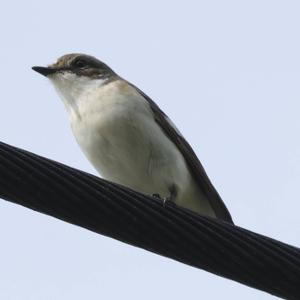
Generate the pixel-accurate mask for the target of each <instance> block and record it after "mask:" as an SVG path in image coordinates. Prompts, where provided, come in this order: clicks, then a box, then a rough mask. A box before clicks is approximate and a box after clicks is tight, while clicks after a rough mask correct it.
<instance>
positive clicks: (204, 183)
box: [129, 83, 233, 224]
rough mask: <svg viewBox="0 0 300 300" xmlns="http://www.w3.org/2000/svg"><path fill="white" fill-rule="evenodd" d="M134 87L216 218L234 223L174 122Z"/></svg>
mask: <svg viewBox="0 0 300 300" xmlns="http://www.w3.org/2000/svg"><path fill="white" fill-rule="evenodd" d="M129 84H130V85H131V86H132V87H134V88H135V89H136V90H137V91H138V92H139V93H140V94H141V95H142V96H143V97H144V98H145V100H147V102H148V103H149V104H150V107H151V109H152V111H153V113H154V118H155V121H156V122H157V123H158V124H159V126H160V127H161V128H162V130H163V131H164V132H165V134H166V135H167V136H168V137H169V138H170V140H172V142H173V143H174V144H175V145H176V146H177V148H178V149H179V151H180V152H181V154H182V155H183V157H184V158H185V160H186V162H187V164H188V166H189V168H190V170H191V172H192V174H193V176H194V178H195V180H196V182H197V183H198V186H199V187H200V189H201V191H202V192H203V194H204V195H205V196H206V197H207V199H208V201H209V202H210V205H211V207H212V208H213V210H214V212H215V214H216V217H217V218H219V219H221V220H224V221H226V222H229V223H232V224H233V221H232V218H231V215H230V213H229V211H228V209H227V207H226V206H225V204H224V202H223V200H222V199H221V197H220V195H219V194H218V192H217V191H216V189H215V188H214V186H213V185H212V183H211V182H210V180H209V178H208V176H207V174H206V172H205V170H204V168H203V166H202V164H201V163H200V161H199V159H198V158H197V156H196V154H195V152H194V151H193V149H192V147H191V146H190V145H189V143H188V142H187V141H186V140H185V138H184V137H183V136H182V135H181V133H180V132H179V130H178V129H177V128H176V127H175V125H174V124H173V122H172V121H171V120H170V119H169V118H168V116H167V115H165V113H164V112H163V111H162V110H161V109H160V108H159V107H158V105H157V104H156V103H155V102H154V101H153V100H152V99H151V98H150V97H148V96H147V95H146V94H145V93H144V92H143V91H141V90H140V89H139V88H137V87H136V86H134V85H133V84H131V83H129Z"/></svg>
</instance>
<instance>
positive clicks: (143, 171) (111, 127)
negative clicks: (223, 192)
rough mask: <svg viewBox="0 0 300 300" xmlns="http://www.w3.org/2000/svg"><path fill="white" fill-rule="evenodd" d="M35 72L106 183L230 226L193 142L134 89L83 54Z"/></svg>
mask: <svg viewBox="0 0 300 300" xmlns="http://www.w3.org/2000/svg"><path fill="white" fill-rule="evenodd" d="M32 69H33V70H34V71H36V72H38V73H40V74H42V75H44V76H46V77H47V78H48V79H49V80H50V81H51V83H52V84H53V86H54V88H55V90H56V91H57V93H58V95H59V96H60V98H61V100H62V102H63V103H64V106H65V108H66V111H67V114H68V116H69V121H70V125H71V129H72V132H73V134H74V136H75V139H76V141H77V143H78V144H79V146H80V148H81V149H82V151H83V153H84V154H85V155H86V157H87V158H88V160H89V161H90V162H91V164H92V165H93V166H94V167H95V169H96V170H97V171H98V172H99V173H100V175H101V176H102V177H103V178H105V179H107V180H110V181H112V182H115V183H118V184H121V185H123V186H126V187H129V188H131V189H133V190H136V191H138V192H141V193H143V194H147V195H154V196H156V197H159V198H161V199H164V201H168V202H169V201H170V202H171V203H174V204H175V205H177V206H181V207H184V208H186V209H188V210H190V211H192V212H194V213H197V214H201V215H205V216H208V217H212V218H215V219H220V220H222V221H224V222H227V223H231V224H233V220H232V217H231V215H230V213H229V211H228V209H227V207H226V206H225V204H224V202H223V201H222V199H221V197H220V195H219V194H218V192H217V190H216V189H215V188H214V186H213V184H212V183H211V181H210V179H209V178H208V176H207V174H206V172H205V170H204V168H203V166H202V164H201V162H200V161H199V159H198V158H197V156H196V154H195V152H194V151H193V149H192V147H191V146H190V144H189V143H188V142H187V141H186V139H185V138H184V137H183V135H182V134H181V133H180V131H179V130H178V129H177V127H176V126H175V125H174V123H173V122H172V121H171V120H170V118H169V117H168V116H167V115H166V114H165V113H164V112H163V111H162V110H161V109H160V108H159V106H158V105H157V104H156V103H155V102H154V101H153V100H152V99H151V98H150V97H149V96H147V95H146V94H145V93H144V92H143V91H141V90H140V89H139V88H138V87H136V86H135V85H133V84H132V83H130V82H129V81H127V80H125V79H123V78H122V77H121V76H119V75H118V74H117V73H116V72H114V71H113V70H112V69H111V68H110V67H109V66H108V65H107V64H105V63H104V62H102V61H100V60H98V59H97V58H95V57H93V56H90V55H86V54H81V53H72V54H66V55H63V56H61V57H60V58H58V60H57V61H56V62H55V63H53V64H51V65H48V66H46V67H44V66H34V67H32ZM164 203H165V202H164Z"/></svg>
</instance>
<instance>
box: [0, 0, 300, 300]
mask: <svg viewBox="0 0 300 300" xmlns="http://www.w3.org/2000/svg"><path fill="white" fill-rule="evenodd" d="M299 9H300V4H299V1H275V0H269V1H266V0H259V1H255V0H251V1H229V0H228V1H222V0H220V1H196V0H195V1H151V2H150V1H148V3H146V1H77V2H76V3H75V1H58V0H53V1H48V2H43V1H29V0H27V1H2V2H1V4H0V35H1V50H0V53H1V72H0V80H1V100H0V101H1V111H0V139H1V140H2V141H4V142H6V143H9V144H12V145H15V146H18V147H21V148H24V149H27V150H29V151H32V152H34V153H37V154H40V155H43V156H45V157H49V158H51V159H54V160H58V161H60V162H63V163H65V164H68V165H70V166H72V167H76V168H79V169H82V170H85V171H87V172H91V173H93V174H96V171H95V170H94V169H93V167H92V166H91V165H90V164H89V163H88V161H87V160H86V158H85V157H84V155H83V154H82V153H81V151H80V149H79V147H78V146H77V144H76V143H75V140H74V138H73V136H72V134H71V130H70V128H69V124H68V119H67V115H66V113H65V111H64V106H63V104H62V103H61V101H60V99H59V98H58V96H57V95H56V93H55V91H54V89H53V88H52V86H51V85H50V83H49V82H48V81H47V80H46V79H45V78H43V77H42V76H40V75H38V74H37V73H35V72H33V71H32V70H31V66H33V65H46V64H49V63H52V62H54V61H55V60H56V58H57V57H59V56H61V55H63V54H65V53H69V52H83V53H88V54H92V55H94V56H97V57H98V58H100V59H102V60H104V61H105V62H106V63H108V64H109V65H110V66H111V67H112V68H113V69H114V70H115V71H116V72H117V73H119V74H120V75H121V76H123V77H125V78H126V79H128V80H130V81H131V82H133V83H134V84H136V85H138V86H139V87H140V88H141V89H142V90H143V91H144V92H146V93H147V94H149V96H151V97H152V98H153V99H154V100H155V101H156V102H157V103H158V104H159V105H160V106H161V108H162V109H163V110H164V111H165V112H166V113H167V114H168V115H169V117H171V119H172V120H173V121H174V123H176V125H177V127H178V128H179V129H180V130H181V132H182V133H183V134H184V135H185V137H186V138H187V140H188V141H189V142H190V143H191V145H192V146H193V148H194V150H195V152H196V153H197V155H198V157H199V158H200V160H201V161H202V163H203V164H204V166H205V168H206V170H207V173H208V174H209V177H210V178H211V180H212V181H213V183H214V185H215V186H216V188H217V190H218V191H219V193H220V194H221V195H222V197H223V199H224V201H225V203H226V204H227V206H228V208H229V210H230V211H231V214H232V216H233V218H234V221H235V223H236V224H238V225H240V226H243V227H245V228H247V229H250V230H253V231H255V232H259V233H262V234H265V235H268V236H270V237H273V238H276V239H279V240H281V241H284V242H287V243H290V244H293V245H295V246H300V226H299V225H300V220H299V209H300V203H299V199H300V185H299V183H300V136H299V133H300V117H299V115H300V113H299V110H300V89H299V82H300V71H299V70H300V56H299V53H300V43H299V28H300V18H299ZM154 192H155V191H154ZM0 237H1V247H0V299H6V300H19V299H20V300H21V299H22V300H23V299H26V300H27V299H30V300H50V299H51V300H52V299H63V300H66V299H72V300H78V299H89V300H93V299H120V298H121V299H131V300H134V299H143V300H148V299H151V300H152V299H173V300H177V299H180V300H181V299H243V300H246V299H263V300H266V299H274V297H273V296H270V295H268V294H266V293H263V292H260V291H256V290H254V289H250V288H248V287H245V286H243V285H240V284H238V283H235V282H233V281H229V280H226V279H223V278H220V277H217V276H215V275H212V274H210V273H207V272H204V271H201V270H198V269H194V268H191V267H189V266H185V265H183V264H180V263H178V262H175V261H172V260H170V259H167V258H164V257H160V256H158V255H154V254H152V253H149V252H146V251H144V250H141V249H138V248H134V247H131V246H128V245H126V244H123V243H121V242H118V241H115V240H112V239H109V238H107V237H102V236H100V235H97V234H95V233H92V232H90V231H87V230H85V229H82V228H79V227H76V226H73V225H70V224H67V223H65V222H62V221H59V220H57V219H54V218H51V217H49V216H46V215H42V214H39V213H36V212H34V211H31V210H29V209H26V208H23V207H21V206H17V205H14V204H11V203H8V202H6V201H2V200H0Z"/></svg>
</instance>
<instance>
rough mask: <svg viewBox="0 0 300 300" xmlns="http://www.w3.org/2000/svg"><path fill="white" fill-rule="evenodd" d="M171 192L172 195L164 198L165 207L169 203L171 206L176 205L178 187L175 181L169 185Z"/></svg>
mask: <svg viewBox="0 0 300 300" xmlns="http://www.w3.org/2000/svg"><path fill="white" fill-rule="evenodd" d="M169 192H170V195H169V196H167V197H164V198H163V207H166V206H167V205H168V204H169V205H171V206H175V205H176V204H175V199H176V196H177V187H176V185H175V184H174V183H173V184H172V185H171V186H170V187H169Z"/></svg>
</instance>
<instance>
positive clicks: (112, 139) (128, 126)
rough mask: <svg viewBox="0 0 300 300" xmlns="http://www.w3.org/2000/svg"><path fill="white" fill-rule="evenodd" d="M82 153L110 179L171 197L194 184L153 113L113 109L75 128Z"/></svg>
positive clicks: (144, 191)
mask: <svg viewBox="0 0 300 300" xmlns="http://www.w3.org/2000/svg"><path fill="white" fill-rule="evenodd" d="M73 131H74V134H75V136H76V139H77V141H78V143H79V145H80V146H81V148H82V150H83V151H84V153H85V154H86V156H87V157H88V159H89V160H90V161H91V163H92V164H93V165H94V167H95V168H96V169H97V171H98V172H99V173H100V174H101V175H102V176H103V177H104V178H106V179H108V180H111V181H114V182H117V183H120V184H123V185H126V186H128V187H131V188H133V189H135V190H138V191H140V192H143V193H146V194H152V193H159V194H160V195H161V196H168V195H169V194H170V189H171V188H172V185H174V184H175V185H176V186H177V187H178V189H181V190H182V189H184V188H185V187H186V186H187V185H188V183H189V181H190V180H191V177H190V174H189V170H188V169H187V166H186V163H185V160H184V158H183V157H182V155H181V153H180V152H179V150H178V149H177V147H176V146H175V145H174V144H173V143H172V142H171V141H170V140H169V139H168V138H167V137H166V135H165V134H164V132H163V131H162V130H161V128H160V127H159V126H158V125H157V123H156V122H155V120H154V119H153V116H152V115H151V114H150V113H149V115H147V114H144V113H143V114H142V113H139V112H136V111H133V112H129V111H124V110H122V108H118V109H112V111H110V112H109V113H107V112H106V114H104V115H99V114H97V116H96V115H95V116H94V117H91V116H89V119H88V121H85V120H84V119H83V120H82V121H81V122H77V124H76V126H73Z"/></svg>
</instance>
